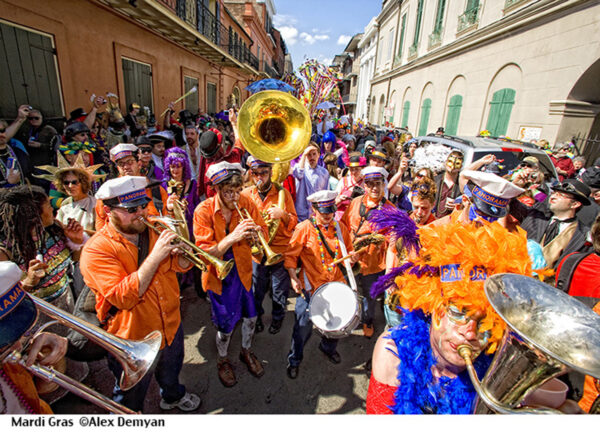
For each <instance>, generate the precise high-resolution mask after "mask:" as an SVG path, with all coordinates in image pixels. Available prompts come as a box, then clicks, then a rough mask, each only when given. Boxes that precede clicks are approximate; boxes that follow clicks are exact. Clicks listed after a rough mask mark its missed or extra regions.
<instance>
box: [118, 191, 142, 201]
mask: <svg viewBox="0 0 600 432" xmlns="http://www.w3.org/2000/svg"><path fill="white" fill-rule="evenodd" d="M146 197H147V195H146V189H140V190H137V191H134V192H130V193H127V194H125V195H120V196H118V197H117V199H118V200H119V203H120V204H124V203H128V202H131V201H135V200H138V199H140V198H146Z"/></svg>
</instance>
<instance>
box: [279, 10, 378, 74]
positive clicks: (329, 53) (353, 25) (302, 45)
mask: <svg viewBox="0 0 600 432" xmlns="http://www.w3.org/2000/svg"><path fill="white" fill-rule="evenodd" d="M275 9H276V11H277V13H276V15H275V16H274V17H273V24H274V25H275V27H276V28H277V29H278V30H279V31H281V33H282V35H283V38H284V40H285V43H286V44H287V47H288V51H289V52H290V53H291V54H292V60H293V62H294V70H296V69H297V68H298V66H300V65H301V64H302V63H304V60H305V59H311V58H316V59H317V60H319V61H320V62H322V63H325V64H330V62H331V60H332V59H333V57H334V56H335V55H336V54H339V53H341V52H342V51H343V49H344V48H345V46H346V44H347V43H348V41H350V38H351V37H352V36H353V35H355V34H356V33H362V32H363V30H364V28H365V27H366V25H367V24H368V23H369V21H370V20H371V18H373V17H374V16H376V15H378V14H379V12H380V11H381V0H275Z"/></svg>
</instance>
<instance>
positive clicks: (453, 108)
mask: <svg viewBox="0 0 600 432" xmlns="http://www.w3.org/2000/svg"><path fill="white" fill-rule="evenodd" d="M462 99H463V98H462V96H461V95H454V96H452V97H451V98H450V103H449V104H448V117H446V127H445V132H446V134H447V135H456V132H457V131H458V121H459V120H460V110H461V108H462Z"/></svg>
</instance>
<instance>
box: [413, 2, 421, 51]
mask: <svg viewBox="0 0 600 432" xmlns="http://www.w3.org/2000/svg"><path fill="white" fill-rule="evenodd" d="M422 18H423V0H419V5H418V6H417V22H416V23H415V39H414V41H413V46H417V45H418V44H419V37H420V36H421V19H422Z"/></svg>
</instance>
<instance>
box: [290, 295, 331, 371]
mask: <svg viewBox="0 0 600 432" xmlns="http://www.w3.org/2000/svg"><path fill="white" fill-rule="evenodd" d="M306 297H307V298H304V296H303V295H300V296H298V298H297V299H296V310H295V312H296V321H295V322H294V332H293V333H292V347H291V348H290V352H289V354H288V364H289V365H290V366H293V367H298V366H299V365H300V362H301V361H302V358H303V357H304V345H306V342H308V340H309V339H310V336H311V334H312V329H313V325H312V321H311V320H310V316H309V314H308V302H309V301H310V294H308V293H307V294H306ZM337 344H338V340H337V339H329V338H327V337H325V336H323V337H322V338H321V344H320V345H319V347H320V348H321V350H323V351H324V352H325V353H327V354H329V355H331V354H333V353H335V352H336V348H337Z"/></svg>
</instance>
